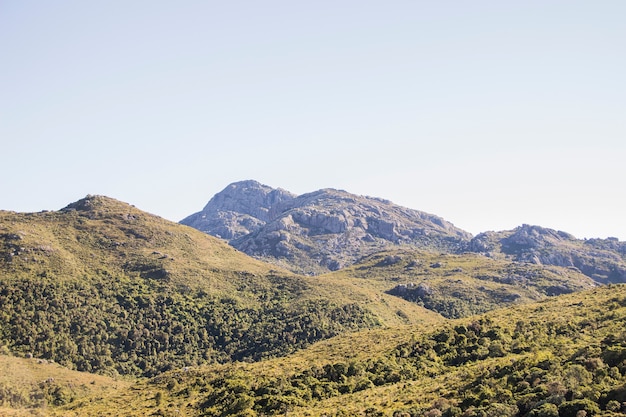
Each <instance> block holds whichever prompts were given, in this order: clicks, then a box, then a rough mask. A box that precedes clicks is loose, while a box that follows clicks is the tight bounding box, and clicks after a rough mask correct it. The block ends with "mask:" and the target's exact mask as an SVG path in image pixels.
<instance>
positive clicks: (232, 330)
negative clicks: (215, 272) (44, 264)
mask: <svg viewBox="0 0 626 417" xmlns="http://www.w3.org/2000/svg"><path fill="white" fill-rule="evenodd" d="M285 292H286V290H284V291H281V290H276V289H275V288H274V289H271V290H267V291H266V292H265V293H259V294H258V298H259V302H258V303H256V304H255V305H244V304H243V303H241V302H240V301H238V300H237V299H235V298H232V297H226V296H220V297H218V296H214V295H211V294H207V293H205V292H202V291H199V292H197V293H191V292H189V291H187V292H178V291H175V290H173V289H172V288H170V287H166V286H163V284H161V283H159V282H158V281H155V280H149V279H143V278H139V277H136V278H131V277H127V276H113V275H111V274H108V273H107V272H106V271H101V273H100V274H99V275H98V276H96V277H85V278H84V280H82V281H63V280H58V279H53V278H51V277H43V276H38V277H25V278H11V279H9V278H4V277H3V278H0V341H1V342H2V343H3V344H5V345H6V346H7V347H8V348H9V349H10V350H11V351H12V352H14V353H16V354H23V355H26V354H32V355H33V356H34V357H37V358H43V359H47V360H53V361H56V362H58V363H60V364H62V365H64V366H66V367H68V368H70V369H77V370H80V371H87V372H97V373H104V374H110V375H115V374H124V375H127V374H130V375H142V376H154V375H156V374H157V373H159V372H163V371H166V370H169V369H173V368H180V367H184V366H192V365H197V364H200V363H208V362H227V361H232V360H239V361H247V360H259V359H261V358H265V357H270V356H276V355H285V354H288V353H291V352H293V351H294V350H296V349H299V348H302V347H304V346H307V345H309V344H310V343H313V342H315V341H317V340H320V339H324V338H328V337H332V336H335V335H337V334H339V333H340V332H343V331H346V330H356V329H359V328H365V327H372V326H377V325H378V324H379V323H378V321H377V320H376V319H375V317H374V316H373V315H371V314H370V313H369V312H368V311H366V310H364V309H363V308H361V307H359V306H357V305H336V304H333V303H332V302H330V301H328V300H322V299H317V300H307V301H293V300H291V299H290V296H289V294H286V293H285ZM249 304H250V303H249Z"/></svg>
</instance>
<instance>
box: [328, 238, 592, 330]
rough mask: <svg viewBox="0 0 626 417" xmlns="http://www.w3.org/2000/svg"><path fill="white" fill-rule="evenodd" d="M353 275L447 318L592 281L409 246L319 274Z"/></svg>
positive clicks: (556, 270) (336, 278)
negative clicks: (334, 270) (338, 269)
mask: <svg viewBox="0 0 626 417" xmlns="http://www.w3.org/2000/svg"><path fill="white" fill-rule="evenodd" d="M341 279H347V280H356V281H357V282H360V285H361V286H362V287H364V288H366V287H369V288H372V289H373V290H376V291H379V292H384V293H386V294H391V295H395V296H397V297H400V298H403V299H405V300H408V301H411V302H414V303H417V304H418V305H421V306H424V307H426V308H428V309H430V310H433V311H436V312H438V313H440V314H442V315H443V316H445V317H447V318H459V317H467V316H471V315H474V314H480V313H484V312H487V311H489V310H493V309H497V308H503V307H507V306H513V305H517V304H522V303H529V302H534V301H540V300H543V299H545V298H546V297H552V296H556V295H561V294H568V293H572V292H577V291H582V290H585V289H590V288H593V287H595V286H596V285H598V284H597V283H595V282H594V281H593V280H592V279H591V278H589V277H587V276H586V275H584V274H582V273H581V272H580V271H577V270H574V269H571V268H563V267H557V266H546V265H534V264H529V263H520V262H514V261H510V260H506V259H501V260H498V259H491V258H488V257H485V256H481V255H479V254H473V253H464V254H461V255H456V254H437V253H433V252H427V251H420V250H416V249H413V248H410V247H408V248H407V247H404V248H399V249H395V250H389V251H384V252H379V253H377V254H374V255H370V256H367V257H365V258H363V259H361V260H359V261H358V262H357V263H356V264H354V265H352V266H350V267H347V268H344V269H342V270H340V271H336V272H332V273H329V274H326V275H321V276H320V280H330V281H332V282H340V281H341Z"/></svg>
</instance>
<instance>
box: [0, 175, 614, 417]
mask: <svg viewBox="0 0 626 417" xmlns="http://www.w3.org/2000/svg"><path fill="white" fill-rule="evenodd" d="M181 223H183V224H178V223H174V222H170V221H168V220H165V219H163V218H161V217H158V216H155V215H153V214H150V213H146V212H144V211H142V210H140V209H138V208H136V207H134V206H131V205H129V204H127V203H124V202H121V201H118V200H115V199H112V198H109V197H105V196H92V195H90V196H87V197H85V198H83V199H81V200H79V201H76V202H74V203H70V204H69V205H67V206H66V207H64V208H63V209H61V210H58V211H45V212H39V213H15V212H8V211H0V415H7V416H26V415H40V416H45V415H51V416H56V415H74V416H83V415H85V416H87V415H93V416H101V415H110V416H116V415H127V416H143V415H161V416H178V415H188V416H196V415H202V416H231V415H232V416H260V415H276V414H290V415H297V416H322V415H326V416H330V415H332V416H337V417H339V416H346V415H364V416H390V417H391V416H394V417H399V416H412V417H417V416H431V417H432V416H467V417H479V416H481V417H483V416H511V417H525V416H528V417H533V416H553V417H555V416H559V417H570V416H571V417H577V416H579V415H583V414H579V412H583V411H584V412H585V413H586V414H584V415H602V416H618V415H623V413H624V412H626V333H625V332H624V331H623V329H624V326H625V325H626V308H625V306H626V301H625V300H626V293H625V291H626V290H625V288H626V286H623V285H615V283H621V282H624V280H625V279H624V276H625V274H624V271H626V268H625V261H624V259H625V253H626V250H625V245H626V244H625V242H620V241H618V240H617V239H590V240H579V239H576V238H575V237H574V236H572V235H570V234H568V233H566V232H561V231H555V230H552V229H548V228H544V227H539V226H529V225H522V226H520V227H518V228H516V229H514V230H511V231H501V232H485V233H481V234H478V235H476V236H472V235H471V234H470V233H467V232H465V231H463V230H461V229H459V228H457V227H455V226H454V225H452V224H451V223H449V222H447V221H445V220H444V219H442V218H440V217H437V216H435V215H431V214H427V213H423V212H420V211H417V210H413V209H408V208H404V207H400V206H398V205H395V204H393V203H391V202H389V201H386V200H383V199H379V198H373V197H363V196H356V195H353V194H350V193H348V192H346V191H340V190H334V189H324V190H320V191H316V192H312V193H307V194H303V195H301V196H297V195H294V194H292V193H290V192H288V191H285V190H282V189H274V188H272V187H269V186H266V185H262V184H260V183H258V182H256V181H242V182H237V183H233V184H231V185H229V186H228V187H226V189H225V190H224V191H222V192H220V193H218V194H216V195H215V196H214V197H213V198H211V199H210V201H209V202H208V204H207V205H206V206H205V208H204V209H203V210H202V211H201V212H198V213H196V214H193V215H191V216H189V217H187V218H186V219H184V220H183V221H182V222H181ZM190 226H191V227H190ZM196 229H198V230H196ZM211 235H213V236H211Z"/></svg>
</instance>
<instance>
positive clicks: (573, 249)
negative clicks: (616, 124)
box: [181, 180, 626, 284]
mask: <svg viewBox="0 0 626 417" xmlns="http://www.w3.org/2000/svg"><path fill="white" fill-rule="evenodd" d="M181 223H182V224H185V225H188V226H191V227H194V228H196V229H198V230H201V231H203V232H205V233H208V234H210V235H213V236H217V237H220V238H222V239H225V240H226V241H227V242H228V243H229V244H230V245H232V246H233V247H235V248H237V249H239V250H241V251H243V252H245V253H247V254H248V255H251V256H254V257H256V258H261V259H263V260H266V261H268V262H272V263H274V264H277V265H280V266H282V267H285V268H287V269H290V270H291V271H294V272H297V273H305V274H320V273H325V272H328V271H334V270H338V269H341V268H344V267H346V266H349V265H352V264H354V263H355V262H357V261H358V260H359V259H361V258H363V257H365V256H368V255H371V254H373V253H376V252H380V251H383V250H387V249H393V248H396V247H398V246H409V247H412V248H416V249H422V250H433V251H437V252H442V253H451V254H452V253H456V254H458V253H464V252H475V253H480V254H483V255H485V256H488V257H493V258H496V259H508V260H513V261H516V262H524V263H532V264H537V265H554V266H562V267H570V268H575V269H577V270H579V271H581V272H582V273H584V274H585V275H587V276H589V277H591V278H593V279H594V280H595V281H596V282H599V283H603V284H605V283H622V282H626V242H620V241H619V240H617V239H614V238H608V239H586V240H580V239H576V238H575V237H574V236H572V235H571V234H569V233H567V232H562V231H557V230H553V229H549V228H545V227H541V226H532V225H522V226H520V227H518V228H516V229H514V230H509V231H499V232H484V233H480V234H478V235H476V236H472V235H471V234H470V233H468V232H466V231H464V230H462V229H459V228H457V227H455V226H454V225H453V224H452V223H449V222H447V221H446V220H444V219H442V218H441V217H438V216H436V215H433V214H428V213H424V212H421V211H418V210H413V209H409V208H406V207H402V206H398V205H396V204H393V203H392V202H390V201H388V200H384V199H381V198H374V197H364V196H358V195H355V194H351V193H349V192H346V191H343V190H336V189H332V188H327V189H322V190H318V191H314V192H311V193H307V194H302V195H299V196H297V195H295V194H293V193H290V192H288V191H286V190H284V189H281V188H272V187H270V186H267V185H263V184H261V183H259V182H257V181H254V180H246V181H240V182H235V183H232V184H230V185H228V186H227V187H226V188H225V189H224V190H222V191H221V192H219V193H217V194H215V196H213V197H212V198H211V199H210V201H209V202H208V203H207V205H206V206H205V207H204V209H203V210H201V211H200V212H197V213H195V214H192V215H190V216H188V217H186V218H185V219H183V220H182V221H181Z"/></svg>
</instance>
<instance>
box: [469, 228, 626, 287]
mask: <svg viewBox="0 0 626 417" xmlns="http://www.w3.org/2000/svg"><path fill="white" fill-rule="evenodd" d="M468 249H469V250H470V251H473V252H479V253H484V254H486V255H488V256H491V257H505V258H508V259H513V260H516V261H520V262H530V263H535V264H543V265H556V266H564V267H571V268H577V269H579V270H580V271H581V272H582V273H583V274H585V275H587V276H589V277H591V278H593V279H594V280H596V281H598V282H602V283H608V282H613V283H617V282H626V242H620V241H618V240H617V239H615V238H609V239H589V240H580V239H576V238H575V237H574V236H572V235H571V234H569V233H565V232H562V231H556V230H553V229H547V228H544V227H539V226H530V225H526V224H525V225H522V226H520V227H518V228H516V229H514V230H510V231H502V232H485V233H481V234H479V235H477V236H476V237H474V238H473V239H472V241H471V242H470V244H469V246H468Z"/></svg>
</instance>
